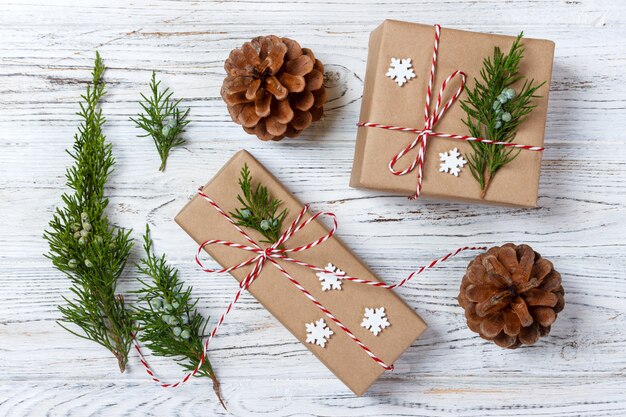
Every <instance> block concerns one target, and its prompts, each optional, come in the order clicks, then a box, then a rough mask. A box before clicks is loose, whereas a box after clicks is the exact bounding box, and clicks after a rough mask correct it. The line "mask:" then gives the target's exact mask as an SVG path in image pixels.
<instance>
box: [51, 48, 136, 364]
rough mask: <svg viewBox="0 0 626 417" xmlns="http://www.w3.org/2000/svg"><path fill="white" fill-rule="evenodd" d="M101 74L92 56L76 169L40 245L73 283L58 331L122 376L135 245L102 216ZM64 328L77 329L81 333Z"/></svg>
mask: <svg viewBox="0 0 626 417" xmlns="http://www.w3.org/2000/svg"><path fill="white" fill-rule="evenodd" d="M104 70H105V67H104V64H103V63H102V59H101V58H100V55H99V54H98V53H97V52H96V59H95V63H94V68H93V72H92V84H91V85H88V86H87V91H86V92H85V94H84V95H82V96H81V97H82V99H83V102H81V103H80V111H79V112H78V113H77V114H78V116H79V117H80V118H81V120H82V121H81V124H80V126H79V127H78V133H77V134H75V135H74V147H73V150H72V151H68V153H69V155H70V156H71V157H72V159H73V160H74V165H72V166H71V167H70V168H68V169H67V172H66V174H65V176H66V178H67V186H68V187H69V188H70V189H71V190H72V192H70V193H65V194H63V195H62V197H61V198H62V200H63V203H64V207H58V208H57V209H56V211H55V214H54V216H53V218H52V220H51V221H50V223H49V229H48V230H46V231H45V232H44V239H46V240H47V241H48V244H49V247H50V251H49V253H48V254H46V256H47V257H48V258H49V259H50V260H52V264H53V265H54V266H55V267H56V268H57V269H58V270H59V271H61V272H63V273H64V274H65V275H67V277H68V278H69V279H70V280H71V282H72V286H71V287H70V291H71V292H72V297H70V298H68V297H63V298H64V300H65V302H66V305H64V306H59V311H60V312H61V313H62V315H63V320H62V322H59V325H61V327H63V328H64V329H66V330H67V331H69V332H70V333H72V334H74V335H76V336H79V337H82V338H84V339H88V340H93V341H94V342H96V343H99V344H100V345H102V346H104V347H105V348H107V349H108V350H110V351H111V353H113V355H114V356H115V357H116V358H117V361H118V365H119V368H120V371H122V372H124V370H125V369H126V363H127V362H128V352H129V350H130V348H131V342H132V336H131V334H132V331H133V320H132V317H131V313H130V312H129V311H128V310H127V308H126V305H125V303H124V298H123V297H122V296H121V295H119V294H116V287H117V282H118V279H119V278H120V275H121V274H122V271H123V270H124V267H125V265H126V261H127V260H128V256H129V254H130V250H131V247H132V245H133V241H132V239H131V238H130V231H127V230H124V229H120V228H117V227H115V226H111V225H110V224H109V221H108V219H107V216H106V215H105V209H106V207H107V205H108V204H109V200H108V198H106V197H105V196H104V186H105V184H106V182H107V180H108V178H109V175H110V174H111V172H112V171H113V165H114V163H115V160H114V158H113V154H112V152H111V144H110V143H107V141H106V138H105V136H104V134H103V132H102V128H103V126H104V124H105V118H104V116H103V115H102V110H100V108H99V103H100V100H101V99H102V97H103V96H104V94H105V89H104V82H103V81H102V75H103V73H104ZM64 323H73V324H75V325H76V326H78V327H80V329H81V330H82V333H81V332H77V331H74V330H72V329H70V327H68V326H66V325H65V324H64Z"/></svg>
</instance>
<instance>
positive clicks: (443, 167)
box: [439, 148, 467, 177]
mask: <svg viewBox="0 0 626 417" xmlns="http://www.w3.org/2000/svg"><path fill="white" fill-rule="evenodd" d="M439 160H440V161H441V164H440V165H439V172H448V173H450V174H452V175H454V176H455V177H458V176H459V173H460V172H461V168H463V166H465V164H467V161H466V160H465V159H463V156H461V154H460V153H459V150H458V149H457V148H454V149H452V150H451V151H448V152H444V153H440V154H439Z"/></svg>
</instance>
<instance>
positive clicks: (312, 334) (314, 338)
mask: <svg viewBox="0 0 626 417" xmlns="http://www.w3.org/2000/svg"><path fill="white" fill-rule="evenodd" d="M332 334H333V331H332V330H330V329H329V328H328V327H326V322H325V321H324V319H323V318H322V319H319V320H318V321H315V322H313V323H306V341H307V343H313V344H314V345H318V346H321V347H326V342H327V341H328V339H329V338H330V336H331V335H332Z"/></svg>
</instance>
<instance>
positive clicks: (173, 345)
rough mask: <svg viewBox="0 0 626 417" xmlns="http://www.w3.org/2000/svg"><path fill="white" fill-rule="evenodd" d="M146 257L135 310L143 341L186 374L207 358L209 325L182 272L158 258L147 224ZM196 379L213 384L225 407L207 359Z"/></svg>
mask: <svg viewBox="0 0 626 417" xmlns="http://www.w3.org/2000/svg"><path fill="white" fill-rule="evenodd" d="M143 240H144V245H143V247H144V250H145V253H146V257H145V258H144V259H142V260H141V262H140V263H139V264H137V270H138V271H139V273H140V274H141V275H143V276H145V277H146V279H142V278H138V280H139V282H140V283H141V284H142V288H141V289H140V290H137V291H135V293H137V294H139V298H138V306H137V307H135V309H136V315H137V322H138V324H139V336H138V337H139V340H140V341H141V342H142V343H144V344H145V345H146V346H147V347H148V348H149V349H150V350H151V351H152V353H153V354H155V355H157V356H166V357H174V358H176V361H177V362H178V364H180V366H182V367H183V368H184V369H185V370H186V371H188V372H192V371H193V370H194V369H195V368H196V366H197V365H198V362H199V361H200V359H201V358H202V355H203V344H204V341H203V338H204V332H205V330H206V326H207V324H208V322H209V320H208V319H204V318H203V317H202V315H201V314H200V313H198V311H197V309H196V305H197V304H198V299H193V298H192V295H191V292H192V287H186V288H183V283H182V282H181V281H180V280H179V279H178V270H176V268H173V267H171V266H170V265H168V263H167V260H166V259H165V255H161V256H160V257H157V256H156V255H154V253H153V251H152V239H151V238H150V228H149V226H148V225H146V233H145V234H144V237H143ZM196 376H204V377H208V378H210V379H211V380H212V381H213V391H215V394H216V395H217V398H218V399H219V401H220V403H221V404H222V406H223V407H224V408H226V406H225V405H224V401H223V399H222V394H221V390H220V383H219V381H218V379H217V376H216V375H215V372H213V367H212V366H211V362H209V359H208V358H205V360H204V362H203V363H202V366H201V367H200V369H199V370H198V372H197V373H196Z"/></svg>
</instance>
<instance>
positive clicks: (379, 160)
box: [350, 20, 554, 207]
mask: <svg viewBox="0 0 626 417" xmlns="http://www.w3.org/2000/svg"><path fill="white" fill-rule="evenodd" d="M434 33H435V32H434V27H433V26H432V25H422V24H415V23H407V22H400V21H395V20H386V21H384V22H383V23H382V24H381V25H380V26H379V27H378V28H377V29H375V30H374V31H373V32H372V34H371V36H370V41H369V54H368V59H367V68H366V74H365V85H364V90H363V101H362V103H361V116H360V120H361V121H362V122H374V123H380V124H385V125H394V126H401V127H411V128H417V129H421V128H423V126H424V105H425V102H426V91H427V86H428V78H429V72H430V69H431V60H432V55H433V45H434ZM514 39H515V37H513V36H501V35H490V34H484V33H475V32H467V31H462V30H454V29H447V28H442V30H441V37H440V41H439V54H438V61H437V70H436V75H435V82H434V88H433V98H432V99H431V103H432V104H431V109H432V108H433V107H434V101H435V100H436V96H437V92H438V91H439V88H440V86H441V84H442V82H443V80H445V79H446V77H448V76H449V75H450V74H451V73H453V72H454V71H455V70H461V71H463V72H465V73H466V74H467V85H466V87H465V89H466V90H467V89H468V88H469V89H472V88H473V86H474V78H480V70H481V68H482V67H483V59H484V58H486V57H491V56H493V49H494V47H495V46H498V47H500V49H501V50H502V51H503V52H504V53H506V52H507V51H508V50H509V48H510V46H511V44H512V42H513V41H514ZM522 43H523V45H524V46H525V47H526V51H525V53H524V58H523V59H522V61H521V67H520V75H523V76H524V77H526V78H527V79H529V80H530V79H534V80H535V82H537V83H541V82H543V81H545V82H546V83H545V84H544V85H543V86H542V87H541V88H540V89H539V90H538V91H537V93H536V94H537V95H539V96H541V97H540V98H535V99H533V104H535V105H536V106H537V107H536V108H535V109H534V110H533V112H532V113H531V114H530V115H529V116H528V118H527V119H526V120H525V121H523V122H522V124H521V125H520V127H519V129H518V131H517V135H516V137H515V139H514V142H515V143H520V144H525V145H531V146H543V141H544V130H545V124H546V113H547V109H548V93H549V86H550V79H551V75H552V61H553V55H554V43H553V42H551V41H548V40H541V39H528V38H523V39H522ZM392 58H396V59H405V58H410V59H411V62H412V64H413V70H414V73H415V75H416V77H415V78H413V79H409V80H408V81H407V82H406V83H405V84H404V85H403V86H399V85H398V84H397V83H396V82H395V81H394V80H392V79H391V78H389V77H387V76H386V72H387V71H388V69H389V68H390V62H391V59H392ZM457 84H458V83H457ZM513 87H519V86H517V85H514V86H513ZM456 89H457V87H456V85H455V86H450V87H449V89H448V90H447V92H446V94H445V95H444V97H443V100H444V102H445V101H446V100H448V99H449V98H450V97H451V96H452V95H453V93H454V91H455V90H456ZM465 97H466V93H465V92H464V93H462V95H461V96H460V97H459V99H458V100H457V101H456V102H455V103H454V104H453V105H452V107H450V108H449V109H448V110H447V112H446V113H445V115H444V116H443V118H442V119H440V120H439V121H438V122H437V124H436V126H435V127H434V129H433V130H434V131H436V132H443V133H451V134H458V135H469V132H468V129H467V127H466V126H465V125H464V124H463V119H465V118H466V115H465V112H464V111H463V110H462V108H461V106H460V100H464V99H465ZM415 137H416V134H415V133H410V132H400V131H391V130H384V129H377V128H367V127H359V129H358V135H357V142H356V149H355V156H354V165H353V169H352V177H351V181H350V185H351V186H352V187H357V188H371V189H378V190H385V191H390V192H394V193H399V194H403V195H412V194H414V193H415V189H416V185H417V175H416V173H415V172H412V173H409V174H407V175H403V176H396V175H393V174H392V173H391V172H390V171H389V169H388V164H389V161H390V160H391V159H392V158H393V157H394V155H396V154H397V153H398V152H400V151H401V150H402V149H404V148H405V147H406V146H407V145H408V144H410V143H411V142H412V141H413V140H414V139H415ZM494 146H495V145H494ZM453 148H458V150H459V152H460V153H461V154H463V155H465V154H468V153H471V150H472V149H471V146H470V144H469V143H468V142H463V141H460V140H455V139H447V138H439V137H431V138H429V140H428V143H427V146H426V154H425V162H424V176H423V183H422V190H421V196H424V197H432V198H445V199H452V200H462V201H472V202H481V203H482V202H484V203H493V204H504V205H514V206H523V207H535V206H536V203H537V194H538V188H539V173H540V169H541V158H542V152H532V151H525V150H521V151H520V153H519V155H518V156H517V158H515V159H514V160H513V161H512V162H511V163H509V164H508V165H506V166H504V167H503V168H501V169H500V170H499V171H498V172H497V174H496V175H495V177H494V179H493V181H492V182H491V184H490V186H489V188H488V190H487V193H486V196H485V198H484V199H482V198H481V197H480V192H481V190H480V186H479V184H478V182H477V181H476V180H475V179H474V178H473V176H472V174H471V172H470V170H469V167H468V166H467V165H466V166H465V167H464V168H463V170H462V172H461V173H460V175H459V176H458V177H455V176H453V175H450V174H448V173H445V172H439V167H440V159H439V154H440V153H443V152H448V151H450V150H451V149H453ZM416 154H417V148H416V149H413V150H412V151H411V153H410V154H408V155H406V156H405V157H404V159H403V160H400V161H399V162H398V164H397V165H396V169H403V168H405V167H407V166H408V165H409V164H410V162H409V161H412V160H413V159H414V155H416Z"/></svg>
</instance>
